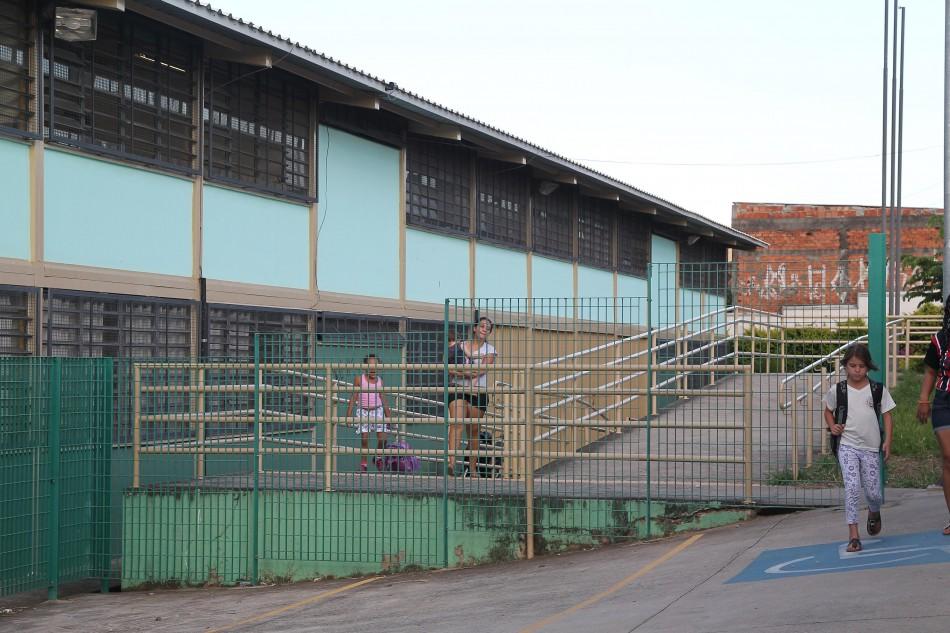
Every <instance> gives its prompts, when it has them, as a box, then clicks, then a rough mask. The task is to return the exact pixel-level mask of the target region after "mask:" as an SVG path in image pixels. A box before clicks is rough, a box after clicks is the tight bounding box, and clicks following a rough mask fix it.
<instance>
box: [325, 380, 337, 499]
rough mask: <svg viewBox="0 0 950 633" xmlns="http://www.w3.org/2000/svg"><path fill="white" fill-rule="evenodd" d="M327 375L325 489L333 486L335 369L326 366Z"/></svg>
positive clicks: (328, 489)
mask: <svg viewBox="0 0 950 633" xmlns="http://www.w3.org/2000/svg"><path fill="white" fill-rule="evenodd" d="M326 371H327V377H326V379H325V380H324V381H323V444H324V446H323V490H324V492H330V490H331V489H332V488H333V413H334V411H336V407H335V406H334V404H333V369H332V368H331V367H330V365H327V366H326Z"/></svg>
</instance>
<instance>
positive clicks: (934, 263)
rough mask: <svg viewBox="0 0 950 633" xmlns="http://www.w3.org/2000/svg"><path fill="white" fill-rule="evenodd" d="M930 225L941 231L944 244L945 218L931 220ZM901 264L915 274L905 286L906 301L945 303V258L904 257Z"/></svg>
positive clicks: (927, 256)
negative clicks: (919, 300) (917, 300)
mask: <svg viewBox="0 0 950 633" xmlns="http://www.w3.org/2000/svg"><path fill="white" fill-rule="evenodd" d="M930 225H931V226H933V227H935V228H936V229H937V230H938V231H940V243H941V244H943V218H942V217H937V216H934V217H932V218H930ZM901 264H902V265H903V267H905V268H912V269H913V271H914V272H913V273H911V275H910V277H908V278H907V283H905V284H904V299H914V298H917V297H919V298H920V299H921V300H922V301H923V302H924V303H927V302H933V303H938V304H942V303H943V258H942V257H939V256H938V255H923V256H917V255H904V256H903V257H901Z"/></svg>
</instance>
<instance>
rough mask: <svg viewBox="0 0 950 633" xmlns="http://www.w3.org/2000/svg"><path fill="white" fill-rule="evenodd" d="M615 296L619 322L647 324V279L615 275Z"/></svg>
mask: <svg viewBox="0 0 950 633" xmlns="http://www.w3.org/2000/svg"><path fill="white" fill-rule="evenodd" d="M617 298H618V309H619V310H620V314H618V315H617V320H618V321H619V322H620V323H631V324H637V325H646V324H647V280H646V279H641V278H640V277H629V276H627V275H617Z"/></svg>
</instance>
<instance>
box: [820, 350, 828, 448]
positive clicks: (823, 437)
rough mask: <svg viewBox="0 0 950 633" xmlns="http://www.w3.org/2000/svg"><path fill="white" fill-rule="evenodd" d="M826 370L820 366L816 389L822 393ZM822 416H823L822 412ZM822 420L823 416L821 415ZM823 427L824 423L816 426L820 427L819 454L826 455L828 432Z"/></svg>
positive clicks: (823, 391)
mask: <svg viewBox="0 0 950 633" xmlns="http://www.w3.org/2000/svg"><path fill="white" fill-rule="evenodd" d="M827 371H828V370H827V369H826V368H825V366H824V365H822V366H821V388H820V389H819V390H818V391H819V393H822V394H823V393H825V382H826V381H825V378H826V373H827ZM822 407H824V404H822ZM822 411H824V409H823V408H822ZM822 416H824V414H822ZM822 420H824V417H822ZM823 427H824V424H820V425H818V428H820V429H821V440H820V441H821V454H822V455H827V454H828V433H827V431H825V429H824V428H823Z"/></svg>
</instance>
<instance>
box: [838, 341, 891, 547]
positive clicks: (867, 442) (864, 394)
mask: <svg viewBox="0 0 950 633" xmlns="http://www.w3.org/2000/svg"><path fill="white" fill-rule="evenodd" d="M841 365H842V366H843V367H844V371H845V374H846V375H847V379H846V380H843V381H841V382H840V383H838V384H837V385H835V386H834V387H832V388H831V389H830V390H828V393H827V394H825V411H824V417H825V424H826V425H827V426H828V430H829V431H831V435H832V436H833V441H832V447H833V448H837V451H836V453H837V456H838V463H839V464H840V466H841V478H842V479H843V480H844V492H845V498H844V509H845V516H846V519H847V522H848V548H847V551H849V552H860V551H861V549H862V547H861V538H860V535H859V533H858V504H859V503H860V501H861V488H862V487H863V488H864V496H865V497H866V498H867V502H868V521H867V531H868V535H869V536H874V535H876V534H879V533H880V531H881V526H882V521H881V503H882V502H883V500H884V496H883V491H882V489H881V488H882V486H881V455H883V457H884V461H887V459H888V458H889V457H890V456H891V437H892V432H893V428H894V423H893V420H892V419H891V410H892V409H894V407H896V406H897V405H896V404H895V403H894V399H893V398H891V394H890V393H889V392H888V391H887V387H885V386H884V385H882V384H881V383H876V382H872V381H871V380H868V371H869V370H876V369H877V367H876V366H875V365H874V361H872V360H871V352H870V351H868V348H867V345H864V344H862V343H855V344H853V345H851V346H849V347H848V348H847V349H846V350H845V352H844V357H843V358H842V359H841ZM879 416H880V417H882V418H883V421H884V428H883V429H881V426H880V423H879V421H878V417H879Z"/></svg>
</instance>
